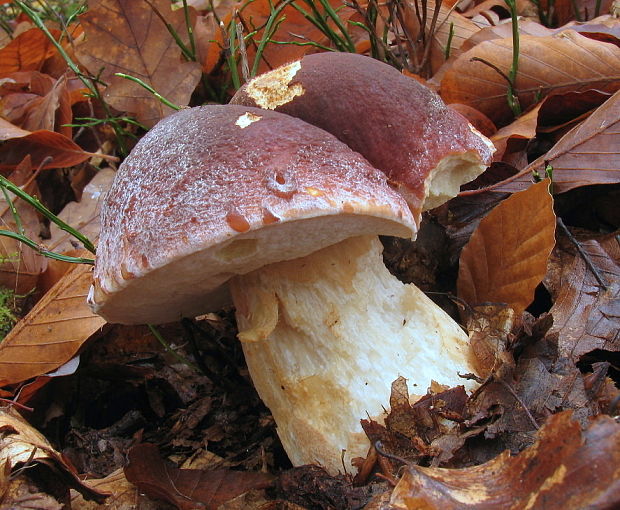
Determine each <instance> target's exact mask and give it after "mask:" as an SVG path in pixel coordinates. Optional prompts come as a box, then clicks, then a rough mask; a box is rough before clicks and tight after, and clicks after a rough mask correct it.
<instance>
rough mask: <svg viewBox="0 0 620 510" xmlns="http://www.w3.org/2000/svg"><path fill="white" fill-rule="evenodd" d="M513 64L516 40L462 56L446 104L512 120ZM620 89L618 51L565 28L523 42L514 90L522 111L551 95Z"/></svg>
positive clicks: (445, 89)
mask: <svg viewBox="0 0 620 510" xmlns="http://www.w3.org/2000/svg"><path fill="white" fill-rule="evenodd" d="M474 58H476V59H482V60H483V61H485V62H488V63H491V64H492V65H494V66H495V67H496V68H497V69H499V70H500V71H501V72H503V73H504V74H505V75H506V76H507V75H508V73H509V70H510V67H511V64H512V39H511V38H505V39H495V40H492V41H485V42H483V43H481V44H479V45H478V46H476V47H475V48H473V49H471V50H469V51H467V52H465V53H463V54H462V55H461V56H460V57H459V58H458V59H457V60H456V61H455V62H454V64H453V65H452V67H451V68H450V69H448V70H447V71H446V73H445V75H444V76H443V80H442V82H441V96H442V97H443V99H444V100H445V101H446V102H447V103H464V104H469V105H470V106H473V107H474V108H477V109H478V110H480V111H481V112H483V113H484V114H486V115H488V116H489V118H490V119H491V120H493V121H494V122H496V123H498V124H501V125H504V124H506V123H508V122H510V120H511V119H512V112H511V111H510V108H509V107H508V102H507V100H506V93H507V83H506V78H505V76H502V75H501V74H500V73H499V72H497V70H495V69H493V68H492V67H490V66H489V65H487V64H485V63H483V62H481V61H473V62H472V59H474ZM619 87H620V48H618V47H617V46H614V45H613V44H607V43H601V42H599V41H594V40H592V39H589V38H587V37H584V36H582V35H580V34H578V33H577V32H575V31H573V30H566V31H564V32H560V33H559V34H555V35H553V36H551V37H535V36H528V35H524V36H522V37H521V38H520V50H519V73H518V75H517V80H516V84H515V89H516V92H517V94H518V97H519V101H520V104H521V107H522V108H523V109H525V108H527V107H529V106H530V105H532V104H534V103H535V102H536V101H537V100H538V99H539V98H540V96H541V95H542V96H545V95H547V94H549V93H551V92H557V91H562V90H563V91H568V90H584V89H589V88H595V89H599V90H603V91H608V92H615V91H616V90H618V88H619Z"/></svg>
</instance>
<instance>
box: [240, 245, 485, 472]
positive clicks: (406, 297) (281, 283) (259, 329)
mask: <svg viewBox="0 0 620 510" xmlns="http://www.w3.org/2000/svg"><path fill="white" fill-rule="evenodd" d="M381 252H382V246H381V243H380V242H379V240H378V239H377V238H376V237H372V236H367V237H357V238H352V239H348V240H346V241H343V242H341V243H340V244H338V245H334V246H331V247H328V248H324V249H322V250H320V251H318V252H316V253H314V254H312V255H310V256H307V257H304V258H300V259H296V260H290V261H286V262H280V263H278V264H272V265H270V266H266V267H264V268H262V269H260V270H258V271H255V272H253V273H250V274H247V275H244V276H240V277H236V278H235V279H233V280H232V282H231V290H232V293H233V300H234V302H235V305H236V306H237V322H238V325H239V330H240V335H239V336H240V339H241V340H242V341H243V342H244V343H243V347H244V352H245V356H246V360H247V363H248V367H249V370H250V374H251V376H252V380H253V381H254V384H255V386H256V388H257V390H258V392H259V394H260V396H261V398H262V399H263V400H264V402H265V403H266V404H267V406H268V407H269V408H270V409H271V412H272V413H273V416H274V418H275V421H276V423H277V424H278V434H279V435H280V438H281V440H282V443H283V445H284V448H285V449H286V451H287V453H288V455H289V457H290V459H291V461H292V462H293V464H295V465H301V464H306V463H318V464H321V465H323V466H324V467H326V468H327V469H328V470H329V471H330V472H332V473H337V472H338V471H342V469H343V464H342V461H341V452H342V451H343V450H345V451H346V452H345V456H344V459H345V465H346V467H347V469H350V468H351V464H350V461H351V459H352V458H355V457H360V456H361V457H364V456H366V454H367V451H368V447H369V443H368V440H367V439H366V436H365V435H364V434H363V432H362V428H361V426H360V420H361V419H364V418H367V417H368V416H371V417H376V418H377V417H378V418H380V417H381V416H382V415H383V412H384V408H386V407H387V406H388V404H389V396H390V386H391V383H392V382H393V381H394V380H395V379H396V378H397V377H398V376H403V377H405V378H407V380H408V384H409V389H410V391H412V392H413V393H414V394H419V395H423V394H425V393H426V390H427V387H428V386H429V385H430V383H431V381H432V380H435V381H437V382H439V383H441V384H446V385H451V386H455V385H465V386H466V387H471V382H469V381H467V380H465V379H462V378H460V377H459V376H458V375H457V372H461V373H467V372H473V369H472V366H471V365H470V363H469V346H468V338H467V335H466V334H465V333H464V332H463V330H462V329H461V328H460V327H459V326H458V325H457V324H456V323H455V322H454V321H453V320H452V319H451V318H450V317H449V316H448V315H447V314H446V313H445V312H444V311H443V310H441V309H440V308H439V307H438V306H437V305H435V304H434V303H433V302H432V301H431V300H430V299H429V298H427V297H426V296H425V295H424V294H423V293H422V292H421V291H420V290H419V289H418V288H417V287H415V286H414V285H405V284H402V283H401V282H400V281H398V280H397V279H396V278H395V277H394V276H392V275H391V274H390V273H389V271H388V270H387V269H386V268H385V266H384V265H383V261H382V256H381Z"/></svg>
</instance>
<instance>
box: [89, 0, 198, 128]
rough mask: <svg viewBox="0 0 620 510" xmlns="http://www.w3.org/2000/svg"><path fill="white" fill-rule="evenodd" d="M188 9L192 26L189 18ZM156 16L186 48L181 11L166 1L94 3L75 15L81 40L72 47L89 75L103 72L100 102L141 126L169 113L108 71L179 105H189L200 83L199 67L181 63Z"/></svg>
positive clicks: (107, 0) (106, 0)
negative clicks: (131, 115) (132, 117)
mask: <svg viewBox="0 0 620 510" xmlns="http://www.w3.org/2000/svg"><path fill="white" fill-rule="evenodd" d="M190 11H191V13H192V15H191V16H190V18H191V20H190V23H191V24H192V25H193V24H194V22H195V14H194V11H193V9H191V10H190ZM157 12H158V13H159V14H161V15H162V17H163V18H164V19H165V20H166V22H167V23H169V24H170V26H171V28H172V30H174V31H175V32H176V33H177V34H178V35H179V37H180V38H181V40H182V41H183V42H184V44H186V45H187V44H188V37H187V27H186V25H185V16H184V13H183V9H178V10H176V11H172V10H171V7H170V2H168V1H166V0H152V1H149V2H124V1H122V0H94V1H91V2H89V9H88V11H87V12H85V13H84V14H82V15H81V16H80V21H81V23H82V26H83V27H84V33H85V35H86V41H85V42H84V43H83V44H80V45H79V46H78V47H77V52H78V53H77V54H78V58H79V59H80V61H81V62H82V63H83V64H84V66H86V68H87V69H88V70H89V71H90V72H91V73H93V75H98V74H99V72H100V71H101V70H102V69H103V73H102V75H101V78H102V79H103V80H104V81H105V82H106V83H108V87H107V89H106V91H105V93H104V98H105V99H106V101H107V102H108V103H109V104H110V105H111V106H113V107H114V108H116V109H117V110H120V111H125V112H132V113H134V114H135V115H136V117H137V119H138V120H139V121H140V122H142V123H143V124H144V125H145V126H147V127H152V126H153V125H154V124H155V123H156V122H157V121H159V120H160V119H162V118H163V117H165V116H166V115H168V114H170V113H172V111H173V110H172V109H171V108H169V107H168V106H165V105H164V104H162V103H161V102H160V101H159V100H158V99H157V98H156V97H155V96H153V94H151V93H150V92H149V91H147V90H145V89H144V88H143V87H141V86H140V85H138V84H137V83H135V82H133V81H130V80H127V79H125V78H121V77H119V76H114V73H125V74H129V75H131V76H133V77H135V78H139V79H141V80H142V81H143V82H145V83H146V84H148V85H150V86H151V87H153V88H154V89H155V90H156V91H157V92H158V93H159V94H161V95H162V96H163V97H165V98H166V99H168V100H169V101H171V102H172V103H174V104H177V105H179V106H186V105H187V104H188V103H189V99H190V96H191V94H192V92H193V91H194V88H195V87H196V85H197V83H198V80H199V79H200V65H199V64H198V63H196V62H184V61H183V60H182V57H181V49H180V48H179V46H178V45H177V43H176V41H175V40H174V38H173V37H172V35H171V34H170V32H169V31H168V29H167V28H166V26H165V25H164V23H163V21H162V20H161V19H160V18H159V17H158V15H157Z"/></svg>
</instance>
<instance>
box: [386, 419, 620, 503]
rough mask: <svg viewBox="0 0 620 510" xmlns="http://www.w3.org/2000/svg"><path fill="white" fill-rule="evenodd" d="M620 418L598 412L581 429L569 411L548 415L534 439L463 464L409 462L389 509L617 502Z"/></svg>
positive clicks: (619, 464) (619, 497)
mask: <svg viewBox="0 0 620 510" xmlns="http://www.w3.org/2000/svg"><path fill="white" fill-rule="evenodd" d="M619 470H620V424H618V423H616V422H615V421H614V420H613V419H612V418H610V417H609V416H598V417H597V418H595V419H594V420H592V422H591V424H590V426H589V427H588V428H587V429H586V430H585V431H583V432H582V431H581V430H580V426H579V424H578V423H577V422H575V421H573V420H572V419H571V413H570V412H563V413H558V414H555V415H553V416H551V417H550V418H549V420H548V422H547V423H546V424H545V426H544V427H543V428H541V430H540V431H539V433H538V441H537V443H536V444H535V445H533V446H532V447H530V448H527V449H526V450H524V451H522V452H521V453H520V454H518V455H516V456H514V457H511V456H510V454H509V452H508V451H505V452H504V453H502V454H501V455H499V456H498V457H496V458H495V459H493V460H491V461H489V462H487V463H485V464H482V465H479V466H474V467H470V468H465V469H442V468H425V467H420V466H410V467H409V468H408V469H407V471H406V472H405V474H404V475H403V477H402V478H401V480H400V481H399V483H398V485H397V486H396V487H395V488H394V491H393V493H392V497H391V499H390V505H391V506H390V508H392V509H394V510H414V509H416V510H417V509H420V508H425V509H442V510H453V509H454V510H457V509H458V510H466V509H468V508H471V509H476V510H486V509H489V510H495V509H497V508H510V509H516V508H527V509H528V510H542V509H545V510H555V509H567V508H571V509H572V508H605V509H611V508H617V507H618V505H620V478H618V471H619Z"/></svg>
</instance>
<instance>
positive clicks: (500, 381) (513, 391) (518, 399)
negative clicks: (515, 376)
mask: <svg viewBox="0 0 620 510" xmlns="http://www.w3.org/2000/svg"><path fill="white" fill-rule="evenodd" d="M496 381H497V382H498V383H500V384H501V385H502V386H503V387H504V388H506V389H507V390H508V392H509V393H510V394H511V395H512V396H513V397H514V399H515V400H516V401H517V402H519V404H520V405H521V407H522V408H523V410H524V411H525V414H526V415H527V417H528V418H529V419H530V421H531V422H532V425H534V428H535V429H536V430H538V429H540V426H539V425H538V423H537V422H536V420H535V419H534V417H533V416H532V413H531V412H530V410H529V409H528V408H527V406H526V405H525V402H523V400H521V397H519V395H517V394H516V392H515V390H513V389H512V387H511V386H510V384H508V383H507V382H506V381H502V380H501V379H496Z"/></svg>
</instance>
